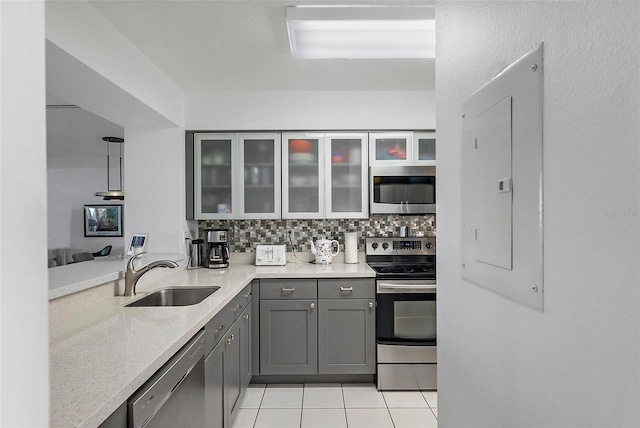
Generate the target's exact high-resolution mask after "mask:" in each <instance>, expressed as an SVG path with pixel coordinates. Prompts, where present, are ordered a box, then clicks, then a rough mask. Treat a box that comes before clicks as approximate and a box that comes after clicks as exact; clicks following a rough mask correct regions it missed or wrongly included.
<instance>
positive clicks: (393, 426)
mask: <svg viewBox="0 0 640 428" xmlns="http://www.w3.org/2000/svg"><path fill="white" fill-rule="evenodd" d="M437 426H438V394H437V392H436V391H384V392H380V391H378V390H377V389H376V387H375V385H374V384H366V383H355V384H347V383H344V384H339V383H331V384H311V383H307V384H304V385H303V384H295V385H276V384H272V385H258V384H251V385H249V389H248V390H247V392H246V394H245V396H244V399H243V401H242V403H241V404H240V410H239V411H238V415H237V417H236V419H235V421H234V422H233V426H232V428H271V427H272V428H288V427H292V428H293V427H295V428H347V427H348V428H358V427H365V428H378V427H380V428H436V427H437Z"/></svg>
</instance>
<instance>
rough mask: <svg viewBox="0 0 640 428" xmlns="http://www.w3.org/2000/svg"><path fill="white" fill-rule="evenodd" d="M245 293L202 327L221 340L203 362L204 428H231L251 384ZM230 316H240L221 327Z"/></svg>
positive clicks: (249, 344)
mask: <svg viewBox="0 0 640 428" xmlns="http://www.w3.org/2000/svg"><path fill="white" fill-rule="evenodd" d="M248 290H250V288H248V289H246V290H245V291H246V292H244V291H243V292H241V293H240V294H239V297H238V298H236V299H234V300H233V301H232V302H231V303H229V305H227V307H225V308H224V309H223V310H222V311H220V313H219V315H216V317H214V319H213V320H212V321H211V322H210V323H208V324H207V327H205V329H206V328H208V327H209V326H210V327H211V330H213V331H216V332H218V334H219V335H220V336H221V338H220V340H219V341H218V342H217V343H216V344H215V345H214V346H213V349H212V350H211V352H210V353H209V354H208V356H207V358H206V359H205V402H206V405H205V408H206V424H205V426H206V427H210V428H229V427H230V426H231V423H232V421H233V419H234V418H235V416H236V414H237V411H238V409H239V405H240V402H241V400H242V397H243V396H244V393H245V391H246V389H247V385H248V384H249V382H250V381H251V302H250V293H249V292H248ZM243 298H244V301H243V302H242V303H239V301H238V300H239V299H240V300H241V299H243ZM247 300H248V303H247ZM229 313H239V315H238V316H237V318H236V317H232V318H231V320H232V321H233V323H232V324H231V326H227V325H225V324H224V320H225V317H227V318H226V319H227V320H228V319H229V318H228V316H229V315H228V314H229ZM234 318H235V320H234ZM220 333H222V334H220Z"/></svg>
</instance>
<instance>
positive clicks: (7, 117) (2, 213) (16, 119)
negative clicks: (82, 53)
mask: <svg viewBox="0 0 640 428" xmlns="http://www.w3.org/2000/svg"><path fill="white" fill-rule="evenodd" d="M0 67H1V70H0V380H1V385H0V426H3V427H5V426H6V427H9V426H10V427H22V426H25V427H26V426H29V427H43V426H47V425H48V420H49V374H48V373H49V346H48V345H49V340H48V311H47V302H48V298H47V294H48V290H47V265H46V249H47V246H46V244H47V242H46V240H47V231H46V222H43V221H42V220H43V217H44V216H45V215H46V212H47V203H46V201H47V195H46V189H47V183H46V146H45V140H46V134H45V127H46V124H45V82H44V2H42V1H29V2H18V1H16V2H7V1H2V2H0Z"/></svg>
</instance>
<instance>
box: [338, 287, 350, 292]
mask: <svg viewBox="0 0 640 428" xmlns="http://www.w3.org/2000/svg"><path fill="white" fill-rule="evenodd" d="M340 291H353V287H340Z"/></svg>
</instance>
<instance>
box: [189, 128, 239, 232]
mask: <svg viewBox="0 0 640 428" xmlns="http://www.w3.org/2000/svg"><path fill="white" fill-rule="evenodd" d="M236 146H237V136H236V135H235V134H194V170H195V186H194V198H195V201H194V205H195V210H194V211H195V212H194V217H195V218H196V219H198V220H205V219H216V218H233V217H235V216H236V213H235V212H234V210H235V209H236V207H235V204H234V200H233V196H234V195H233V193H234V192H233V189H234V188H235V184H236V183H235V182H236V177H235V166H234V165H235V163H236V150H235V147H236Z"/></svg>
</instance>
